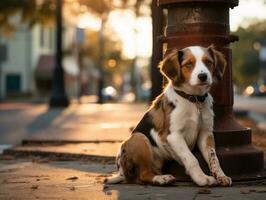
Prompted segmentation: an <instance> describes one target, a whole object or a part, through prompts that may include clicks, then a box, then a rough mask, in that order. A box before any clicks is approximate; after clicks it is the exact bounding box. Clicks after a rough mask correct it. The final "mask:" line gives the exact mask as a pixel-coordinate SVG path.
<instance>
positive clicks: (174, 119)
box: [170, 102, 202, 149]
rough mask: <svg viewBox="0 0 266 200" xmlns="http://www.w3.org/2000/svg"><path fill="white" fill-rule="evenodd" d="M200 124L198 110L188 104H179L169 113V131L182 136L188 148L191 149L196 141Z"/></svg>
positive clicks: (195, 106) (193, 105)
mask: <svg viewBox="0 0 266 200" xmlns="http://www.w3.org/2000/svg"><path fill="white" fill-rule="evenodd" d="M201 123H202V120H201V110H200V108H199V107H198V106H197V105H196V104H192V103H190V102H186V103H181V104H179V105H177V107H176V108H175V109H174V110H173V111H172V113H171V116H170V131H171V133H176V134H182V135H183V137H184V139H185V141H186V143H187V145H188V147H189V148H190V149H192V148H193V147H194V145H195V143H196V141H197V138H198V133H199V129H200V126H201Z"/></svg>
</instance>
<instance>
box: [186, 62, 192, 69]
mask: <svg viewBox="0 0 266 200" xmlns="http://www.w3.org/2000/svg"><path fill="white" fill-rule="evenodd" d="M184 66H185V67H187V68H188V69H192V68H193V67H194V65H193V64H192V63H187V64H185V65H184Z"/></svg>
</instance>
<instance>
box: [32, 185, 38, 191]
mask: <svg viewBox="0 0 266 200" xmlns="http://www.w3.org/2000/svg"><path fill="white" fill-rule="evenodd" d="M38 188H39V186H38V185H33V186H31V189H33V190H37V189H38Z"/></svg>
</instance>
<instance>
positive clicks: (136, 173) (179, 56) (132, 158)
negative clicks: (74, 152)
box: [105, 46, 232, 186]
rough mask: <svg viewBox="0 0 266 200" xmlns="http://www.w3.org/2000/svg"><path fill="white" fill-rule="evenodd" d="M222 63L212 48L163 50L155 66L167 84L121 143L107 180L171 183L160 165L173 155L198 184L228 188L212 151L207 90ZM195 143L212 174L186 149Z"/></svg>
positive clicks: (222, 59) (223, 64) (221, 58)
mask: <svg viewBox="0 0 266 200" xmlns="http://www.w3.org/2000/svg"><path fill="white" fill-rule="evenodd" d="M225 66H226V60H225V59H224V56H223V54H222V53H220V52H218V51H216V50H215V49H214V48H213V46H210V47H208V48H203V47H200V46H191V47H187V48H184V49H182V50H179V51H177V50H173V51H172V52H171V53H170V54H168V56H166V58H165V59H164V60H163V61H162V62H161V63H160V65H159V68H160V71H161V73H162V74H163V75H164V76H165V77H166V78H167V79H168V85H167V86H166V87H165V88H164V91H163V92H162V94H161V95H159V96H158V97H157V98H156V99H155V100H154V102H153V104H152V106H151V107H150V108H149V110H148V111H147V112H146V114H145V115H144V117H143V118H142V119H141V121H140V122H139V124H138V125H137V126H136V128H135V129H134V130H133V132H132V135H131V137H130V138H129V139H128V140H126V141H125V142H124V143H123V144H122V146H121V149H120V151H119V153H118V156H117V167H118V174H116V175H114V176H113V177H110V178H107V179H106V180H105V181H106V183H120V182H130V183H142V184H153V185H169V184H172V183H173V182H175V178H174V177H173V176H172V175H170V174H167V175H162V173H161V168H162V165H163V163H164V162H165V161H166V160H169V159H174V160H176V161H177V162H179V163H180V164H181V165H183V166H184V167H185V170H186V173H187V174H188V175H189V176H190V177H191V178H192V180H193V181H194V182H195V183H196V184H197V185H199V186H206V185H209V186H211V185H222V186H230V185H231V184H232V181H231V178H229V177H227V176H226V175H225V174H224V172H223V170H222V169H221V167H220V164H219V161H218V158H217V156H216V152H215V144H214V137H213V116H214V113H213V110H212V102H213V99H212V97H211V95H210V94H209V93H208V91H209V89H210V87H211V85H212V83H213V82H215V81H217V80H220V79H221V78H222V75H223V73H224V69H225ZM196 144H197V145H198V148H199V150H200V151H201V153H202V155H203V157H204V159H205V160H206V162H207V163H208V165H209V168H210V172H211V176H208V175H206V174H205V173H204V172H203V171H202V169H201V168H200V166H199V163H198V160H197V159H196V158H195V157H194V155H193V154H192V153H191V150H192V149H193V147H194V146H195V145H196Z"/></svg>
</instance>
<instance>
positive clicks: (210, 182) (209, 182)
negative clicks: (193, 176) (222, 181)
mask: <svg viewBox="0 0 266 200" xmlns="http://www.w3.org/2000/svg"><path fill="white" fill-rule="evenodd" d="M195 183H196V184H197V185H198V186H215V185H217V180H216V179H215V178H214V177H213V176H207V175H203V176H200V177H199V178H198V179H197V180H196V181H195Z"/></svg>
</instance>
